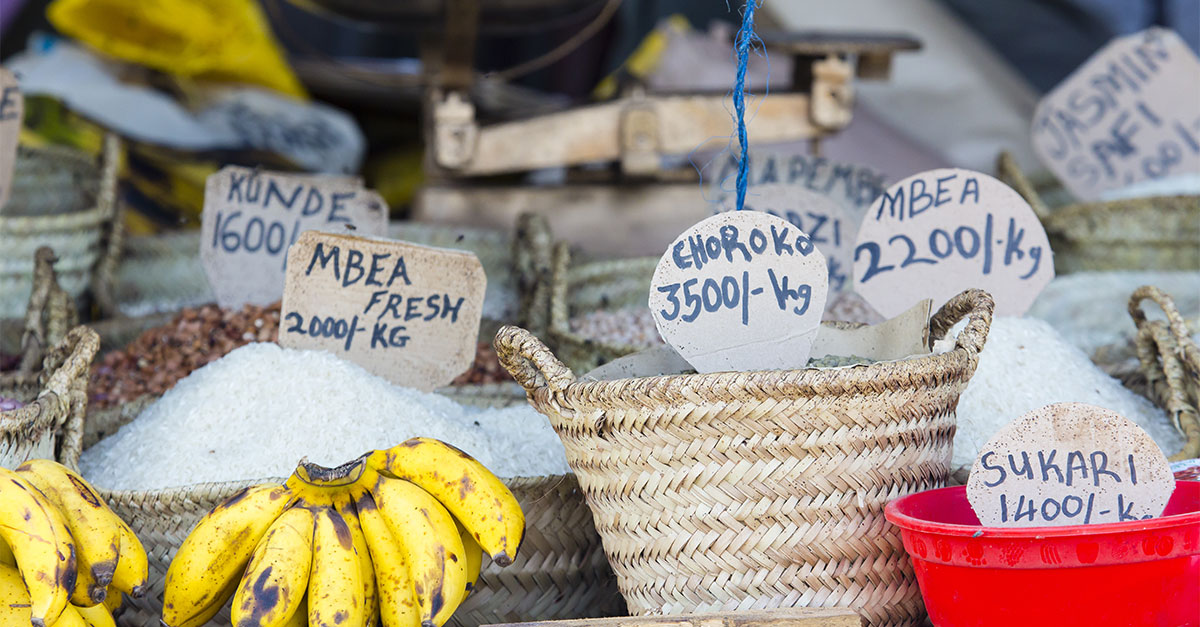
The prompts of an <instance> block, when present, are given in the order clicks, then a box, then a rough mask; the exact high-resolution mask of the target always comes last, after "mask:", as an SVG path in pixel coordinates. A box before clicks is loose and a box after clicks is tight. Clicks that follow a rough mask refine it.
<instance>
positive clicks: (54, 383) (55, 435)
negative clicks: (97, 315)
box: [0, 327, 100, 469]
mask: <svg viewBox="0 0 1200 627" xmlns="http://www.w3.org/2000/svg"><path fill="white" fill-rule="evenodd" d="M99 347H100V338H99V337H98V336H97V335H96V333H95V332H94V331H92V330H91V329H89V328H87V327H75V328H74V329H71V330H70V331H69V332H67V334H66V336H65V337H64V338H63V339H62V341H61V342H59V343H58V344H57V345H56V346H54V347H53V348H52V349H50V351H49V352H48V353H47V354H46V359H45V362H44V366H43V369H42V372H41V374H40V375H35V374H31V373H22V372H17V373H12V374H6V375H3V376H0V396H8V397H15V398H16V399H17V400H20V401H23V402H27V403H28V404H27V405H25V406H24V407H21V408H19V409H14V410H12V411H6V412H0V466H3V467H5V468H10V469H11V468H16V467H17V466H19V465H21V464H22V463H23V462H25V461H26V460H29V459H33V458H35V457H43V458H48V459H72V460H73V459H76V458H78V457H79V452H80V450H81V449H82V447H83V438H82V435H83V421H84V415H85V414H86V413H87V379H88V367H89V366H90V365H91V363H92V358H93V357H95V356H96V351H97V350H98V349H99ZM60 435H61V437H60Z"/></svg>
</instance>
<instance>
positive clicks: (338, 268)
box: [279, 231, 487, 391]
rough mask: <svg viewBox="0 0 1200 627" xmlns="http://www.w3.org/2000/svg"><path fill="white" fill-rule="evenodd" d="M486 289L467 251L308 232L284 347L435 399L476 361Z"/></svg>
mask: <svg viewBox="0 0 1200 627" xmlns="http://www.w3.org/2000/svg"><path fill="white" fill-rule="evenodd" d="M486 288H487V277H486V276H485V275H484V272H483V266H482V265H481V264H480V263H479V259H478V258H476V257H475V255H474V254H471V253H468V252H462V251H457V250H448V249H443V248H433V247H429V246H419V245H416V244H408V243H405V242H399V241H394V240H384V239H374V238H364V237H356V236H351V235H338V234H333V233H320V232H317V231H308V232H306V233H303V234H302V235H300V239H299V240H298V241H297V242H296V243H295V244H294V245H293V246H292V247H291V248H290V249H289V250H288V270H287V285H286V287H285V288H284V292H283V306H282V312H281V313H282V318H281V321H280V327H279V344H280V345H281V346H285V347H289V348H305V349H316V350H327V351H329V352H331V353H335V354H338V355H341V356H343V357H345V358H346V359H349V360H350V361H353V362H355V363H357V364H359V365H360V366H362V367H364V368H366V369H367V370H368V371H370V372H372V373H374V374H377V375H379V376H381V377H384V378H386V379H388V380H389V381H392V382H394V383H397V384H400V385H405V386H408V387H413V388H417V389H419V390H426V391H429V390H432V389H434V388H436V387H439V386H442V385H446V384H448V383H450V381H451V380H453V379H454V377H456V376H457V375H459V374H461V373H462V372H464V371H465V370H466V369H467V368H469V367H470V366H471V364H472V362H473V361H474V359H475V346H476V341H477V339H478V337H479V320H480V318H481V316H482V314H483V295H484V291H485V290H486Z"/></svg>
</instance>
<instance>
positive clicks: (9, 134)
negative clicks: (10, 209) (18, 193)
mask: <svg viewBox="0 0 1200 627" xmlns="http://www.w3.org/2000/svg"><path fill="white" fill-rule="evenodd" d="M24 117H25V99H24V97H23V96H22V95H21V88H20V87H19V86H18V85H17V77H16V76H13V73H12V72H9V71H8V70H6V69H4V68H2V67H0V209H3V208H4V205H5V204H7V203H8V197H9V195H11V194H12V180H13V169H14V168H15V167H16V165H17V141H18V140H19V139H20V137H21V122H22V120H24Z"/></svg>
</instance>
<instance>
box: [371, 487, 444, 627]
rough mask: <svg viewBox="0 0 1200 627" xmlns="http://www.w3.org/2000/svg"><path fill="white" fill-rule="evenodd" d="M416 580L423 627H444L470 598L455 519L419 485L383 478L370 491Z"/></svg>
mask: <svg viewBox="0 0 1200 627" xmlns="http://www.w3.org/2000/svg"><path fill="white" fill-rule="evenodd" d="M371 495H372V496H373V497H374V499H375V504H376V505H377V506H378V509H379V512H380V513H381V514H382V515H383V520H384V521H385V522H386V523H387V526H388V528H389V529H391V531H392V535H393V536H394V537H395V538H396V539H397V540H398V541H399V543H400V547H401V549H402V550H403V551H404V557H405V561H406V562H407V563H408V569H409V572H410V573H411V574H412V578H413V584H414V586H413V587H414V590H416V593H417V603H418V606H419V607H420V610H421V624H422V625H437V626H439V627H440V626H441V625H443V624H445V622H446V621H447V620H449V619H450V615H451V614H453V613H454V610H456V609H458V604H459V602H461V601H462V599H463V597H464V596H466V589H467V559H466V551H465V549H464V548H463V543H462V538H461V536H459V535H458V528H457V527H456V526H455V525H454V518H452V517H451V516H450V512H448V511H446V508H445V507H443V506H442V504H441V503H439V502H438V501H437V499H435V498H433V496H432V495H430V494H429V493H428V492H426V491H424V490H422V489H421V488H419V487H417V485H416V484H413V483H410V482H408V481H404V480H401V479H389V478H387V477H379V479H378V480H376V482H375V487H374V488H373V489H372V490H371Z"/></svg>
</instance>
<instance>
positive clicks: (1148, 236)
mask: <svg viewBox="0 0 1200 627" xmlns="http://www.w3.org/2000/svg"><path fill="white" fill-rule="evenodd" d="M996 171H997V176H998V177H999V178H1000V180H1002V181H1004V182H1005V183H1007V184H1009V185H1010V186H1012V187H1013V189H1015V190H1017V193H1019V194H1021V196H1022V197H1023V198H1025V201H1026V202H1028V203H1029V205H1030V206H1031V207H1033V211H1034V213H1036V214H1037V215H1038V218H1040V219H1041V221H1042V226H1044V227H1045V228H1046V235H1048V236H1049V237H1050V246H1051V248H1053V249H1054V269H1055V270H1056V271H1058V272H1059V273H1060V274H1066V273H1068V272H1082V271H1087V270H1200V245H1197V242H1200V195H1197V194H1193V195H1186V196H1148V197H1144V198H1129V199H1122V200H1109V201H1103V202H1083V203H1074V204H1069V205H1066V206H1062V207H1058V208H1053V209H1052V208H1050V207H1049V206H1048V205H1047V204H1046V203H1045V202H1043V200H1042V196H1041V195H1040V194H1039V193H1038V192H1037V190H1036V189H1035V188H1034V186H1033V185H1031V184H1030V183H1029V180H1028V179H1027V178H1026V177H1025V175H1024V173H1023V172H1021V169H1020V168H1019V167H1018V166H1017V162H1016V160H1015V159H1013V157H1012V155H1010V154H1008V153H1007V152H1002V153H1000V156H999V158H998V159H997V160H996Z"/></svg>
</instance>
